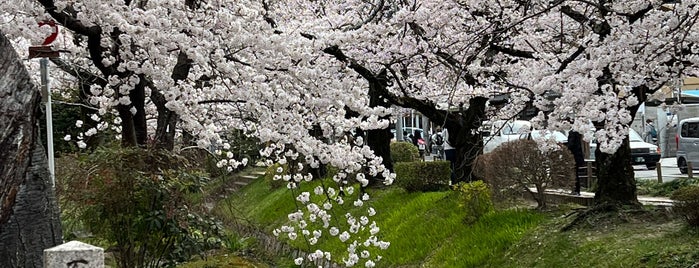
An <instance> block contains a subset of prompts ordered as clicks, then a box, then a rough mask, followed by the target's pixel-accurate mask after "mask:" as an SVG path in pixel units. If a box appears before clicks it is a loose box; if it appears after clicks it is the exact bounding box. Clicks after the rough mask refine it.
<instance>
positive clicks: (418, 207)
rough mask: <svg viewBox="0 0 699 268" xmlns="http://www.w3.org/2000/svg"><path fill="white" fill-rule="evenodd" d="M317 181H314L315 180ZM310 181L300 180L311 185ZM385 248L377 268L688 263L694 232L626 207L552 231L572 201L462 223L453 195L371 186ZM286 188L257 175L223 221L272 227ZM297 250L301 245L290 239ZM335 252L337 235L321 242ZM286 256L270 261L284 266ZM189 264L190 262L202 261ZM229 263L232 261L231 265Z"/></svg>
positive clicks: (232, 200)
mask: <svg viewBox="0 0 699 268" xmlns="http://www.w3.org/2000/svg"><path fill="white" fill-rule="evenodd" d="M316 183H317V182H316ZM314 186H315V184H310V185H307V186H305V187H304V188H303V189H302V190H303V191H311V192H312V189H313V187H314ZM369 193H370V195H371V196H372V198H371V201H370V202H368V204H366V205H370V206H372V207H374V208H375V209H376V210H377V212H378V214H377V215H376V216H374V217H373V218H372V219H374V220H376V221H377V223H378V225H379V226H380V227H381V232H380V233H379V235H380V236H381V239H383V240H385V241H390V242H391V246H390V247H389V249H387V250H385V251H383V252H372V254H374V253H378V254H380V255H382V256H383V259H382V260H381V262H380V263H378V267H690V266H692V265H693V264H695V263H699V250H698V248H699V232H698V231H697V230H695V229H691V228H687V227H685V226H684V224H683V223H682V221H680V220H677V219H673V218H671V217H669V216H668V214H667V213H664V212H662V210H661V211H660V212H655V213H634V212H631V213H626V214H623V215H625V216H623V217H622V218H614V219H612V220H609V219H604V217H599V219H598V220H595V219H592V220H591V221H590V222H589V225H588V226H583V227H581V228H577V229H574V230H572V231H568V232H561V231H559V230H560V228H561V227H562V226H563V225H565V224H566V223H567V222H568V221H569V220H570V217H565V216H564V215H567V214H568V213H569V212H570V211H571V209H572V207H568V206H560V207H559V209H558V210H556V211H549V212H537V211H533V210H530V209H505V210H503V209H499V210H498V211H497V212H494V213H491V214H488V215H486V216H485V217H483V218H481V219H480V220H479V221H477V222H475V223H473V224H466V223H464V218H465V214H464V213H465V212H464V211H463V210H462V209H461V208H460V207H459V203H458V202H459V198H458V195H457V193H455V192H451V191H447V192H427V193H407V192H405V191H404V190H402V189H399V188H394V187H389V188H387V189H380V190H371V191H370V192H369ZM292 200H294V195H293V194H292V193H291V192H290V191H289V190H288V189H286V188H280V189H274V190H272V189H270V186H269V183H268V182H267V181H264V180H262V179H259V180H256V181H254V182H253V183H251V184H250V185H248V186H246V187H245V188H243V189H242V190H241V191H240V192H237V193H235V194H234V195H231V196H230V197H229V198H227V199H226V200H224V201H222V202H219V204H218V206H217V208H216V211H217V213H219V214H220V215H221V216H223V217H224V218H225V220H226V221H233V220H235V219H245V220H246V221H249V222H251V223H253V224H255V225H257V226H260V227H261V228H262V229H264V230H266V231H268V232H269V233H271V230H272V229H274V228H278V227H279V226H281V225H283V224H284V223H286V222H287V214H288V213H289V212H292V211H295V210H296V205H295V204H294V203H293V202H292ZM293 243H295V245H296V246H298V247H299V248H301V249H303V250H306V251H309V250H308V247H307V246H305V245H304V244H302V243H300V242H299V240H297V241H293V242H292V244H293ZM320 246H321V247H323V248H324V249H326V250H327V249H330V251H332V252H333V253H334V256H335V257H337V256H342V252H343V250H344V249H345V246H344V244H342V243H340V242H339V241H338V240H337V239H331V241H326V242H323V243H320ZM289 263H290V261H289V260H288V259H286V260H282V261H281V262H279V263H277V264H275V266H286V265H288V264H289ZM205 266H206V265H204V264H203V265H202V266H189V267H205ZM231 267H233V266H231Z"/></svg>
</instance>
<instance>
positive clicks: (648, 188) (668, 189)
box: [636, 178, 699, 196]
mask: <svg viewBox="0 0 699 268" xmlns="http://www.w3.org/2000/svg"><path fill="white" fill-rule="evenodd" d="M690 185H699V179H696V178H691V179H690V178H679V179H676V180H672V181H668V182H663V183H658V182H657V181H655V180H637V181H636V189H637V190H636V192H637V194H638V195H650V196H670V195H671V194H672V192H674V191H675V190H677V189H680V188H682V187H685V186H690Z"/></svg>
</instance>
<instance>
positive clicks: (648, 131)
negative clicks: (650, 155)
mask: <svg viewBox="0 0 699 268" xmlns="http://www.w3.org/2000/svg"><path fill="white" fill-rule="evenodd" d="M657 135H658V133H657V131H656V130H655V126H654V125H653V120H651V119H648V120H646V125H645V126H644V128H643V140H644V141H645V142H647V143H655V142H654V141H653V139H654V138H656V137H657Z"/></svg>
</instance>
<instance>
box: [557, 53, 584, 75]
mask: <svg viewBox="0 0 699 268" xmlns="http://www.w3.org/2000/svg"><path fill="white" fill-rule="evenodd" d="M585 48H586V47H585V46H579V47H578V49H576V50H575V52H573V54H571V55H570V56H569V57H568V58H566V59H565V60H563V61H562V62H561V66H559V67H558V70H556V73H557V74H558V73H561V72H562V71H563V70H565V69H566V68H567V67H568V64H570V63H571V62H573V61H575V59H576V58H578V56H580V55H581V54H582V53H583V52H584V51H585Z"/></svg>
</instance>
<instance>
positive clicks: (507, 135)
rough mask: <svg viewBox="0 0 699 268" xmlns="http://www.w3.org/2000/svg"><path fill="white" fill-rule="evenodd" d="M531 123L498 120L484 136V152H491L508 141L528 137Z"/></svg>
mask: <svg viewBox="0 0 699 268" xmlns="http://www.w3.org/2000/svg"><path fill="white" fill-rule="evenodd" d="M531 127H532V125H531V123H529V121H524V120H514V121H505V120H498V121H495V122H493V123H492V124H491V125H490V128H489V130H488V131H487V132H486V133H487V134H488V135H484V136H483V153H484V154H485V153H489V152H491V151H493V150H494V149H495V148H497V147H498V146H500V144H503V143H505V142H508V141H514V140H519V139H526V138H527V137H528V135H527V134H529V132H530V131H531Z"/></svg>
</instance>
